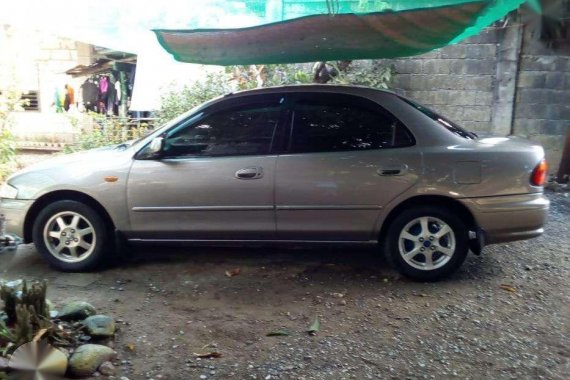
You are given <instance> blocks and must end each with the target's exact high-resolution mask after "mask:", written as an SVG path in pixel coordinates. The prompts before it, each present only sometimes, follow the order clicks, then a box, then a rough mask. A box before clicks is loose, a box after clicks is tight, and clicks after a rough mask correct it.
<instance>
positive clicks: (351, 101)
mask: <svg viewBox="0 0 570 380" xmlns="http://www.w3.org/2000/svg"><path fill="white" fill-rule="evenodd" d="M314 98H315V97H313V99H310V98H302V99H299V100H298V101H297V103H296V105H295V113H294V118H293V130H292V134H291V147H290V151H291V152H293V153H308V152H335V151H349V150H370V149H382V148H395V147H403V146H410V145H413V144H414V140H413V137H412V136H411V134H410V133H409V132H408V130H407V129H406V128H405V127H404V126H403V125H402V123H401V122H400V121H399V120H398V119H396V118H395V117H394V116H392V115H390V114H389V113H388V112H386V111H384V110H383V109H382V108H381V107H380V106H379V105H377V104H375V103H373V102H371V101H368V100H367V99H361V98H358V97H354V96H344V95H323V94H319V96H318V98H317V99H314Z"/></svg>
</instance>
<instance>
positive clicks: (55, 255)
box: [32, 200, 112, 272]
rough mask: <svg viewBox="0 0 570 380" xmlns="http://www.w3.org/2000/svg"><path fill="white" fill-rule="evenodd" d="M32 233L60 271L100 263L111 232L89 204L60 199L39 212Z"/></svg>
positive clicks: (81, 269)
mask: <svg viewBox="0 0 570 380" xmlns="http://www.w3.org/2000/svg"><path fill="white" fill-rule="evenodd" d="M32 236H33V241H34V243H35V245H36V249H37V250H38V252H39V253H40V254H41V255H42V256H43V257H44V259H46V260H47V262H48V263H49V264H50V265H51V266H52V267H54V268H56V269H58V270H61V271H64V272H84V271H89V270H93V269H96V268H98V267H100V266H101V265H102V264H103V263H104V261H105V258H106V256H107V253H108V252H109V248H110V247H111V244H110V243H111V241H110V240H111V239H110V237H111V236H112V235H111V234H110V233H109V228H108V227H107V226H106V224H105V221H104V220H103V218H102V217H101V216H100V215H99V214H98V213H97V212H96V211H95V210H93V209H92V208H91V207H89V206H87V205H85V204H83V203H81V202H77V201H71V200H62V201H57V202H54V203H52V204H50V205H48V206H47V207H45V208H44V209H43V210H42V211H41V212H40V213H39V215H38V217H37V218H36V220H35V222H34V225H33V231H32Z"/></svg>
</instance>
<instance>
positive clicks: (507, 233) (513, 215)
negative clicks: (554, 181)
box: [461, 193, 550, 244]
mask: <svg viewBox="0 0 570 380" xmlns="http://www.w3.org/2000/svg"><path fill="white" fill-rule="evenodd" d="M461 201H462V203H463V204H464V205H465V206H467V208H469V210H470V211H471V213H472V214H473V216H474V217H475V221H476V222H477V224H478V226H479V228H481V229H482V230H484V231H485V243H486V244H494V243H504V242H508V241H515V240H525V239H531V238H534V237H537V236H540V235H542V233H543V232H544V224H545V223H546V216H547V214H548V208H549V206H550V201H549V200H548V199H547V198H546V197H545V196H544V194H542V193H532V194H520V195H507V196H499V197H482V198H467V199H462V200H461Z"/></svg>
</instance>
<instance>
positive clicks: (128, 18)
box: [0, 0, 259, 53]
mask: <svg viewBox="0 0 570 380" xmlns="http://www.w3.org/2000/svg"><path fill="white" fill-rule="evenodd" d="M245 12H246V11H245V10H244V8H243V4H241V2H240V1H226V0H161V1H152V2H151V1H134V0H97V1H92V0H91V1H85V0H74V1H69V0H66V1H62V0H50V1H45V0H28V1H14V0H0V24H10V25H14V26H25V27H33V28H35V29H38V30H41V31H46V32H50V33H52V34H56V35H58V36H60V37H67V38H71V39H75V40H77V41H82V42H87V43H91V44H94V45H100V46H104V47H107V48H112V49H116V50H122V51H126V52H131V53H138V52H139V51H141V50H144V48H145V46H146V45H147V44H148V39H147V38H145V37H144V36H145V35H148V34H150V30H151V29H153V28H167V29H191V28H213V27H218V28H223V27H243V26H250V25H253V24H255V23H256V22H258V21H259V19H258V18H256V17H255V16H253V15H245Z"/></svg>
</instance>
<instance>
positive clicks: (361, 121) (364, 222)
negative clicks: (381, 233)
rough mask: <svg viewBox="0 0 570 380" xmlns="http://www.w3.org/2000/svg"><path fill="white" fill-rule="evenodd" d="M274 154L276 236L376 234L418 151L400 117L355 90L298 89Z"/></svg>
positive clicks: (415, 170)
mask: <svg viewBox="0 0 570 380" xmlns="http://www.w3.org/2000/svg"><path fill="white" fill-rule="evenodd" d="M292 100H293V103H294V104H293V108H292V111H293V112H292V118H291V120H292V122H291V128H292V129H291V131H290V134H289V135H290V141H289V147H288V153H287V154H283V155H280V156H279V157H278V159H277V169H276V187H275V201H276V217H277V233H278V238H279V239H285V240H323V241H331V240H333V241H368V240H376V239H377V236H374V231H375V225H376V223H377V220H378V217H379V216H380V213H381V212H382V208H383V207H384V206H385V205H386V204H387V203H388V202H390V201H391V200H393V199H394V198H395V197H396V196H397V195H399V194H401V193H403V192H404V191H405V190H407V189H408V188H410V187H411V186H412V185H413V184H414V183H415V182H416V181H417V179H418V175H419V171H420V170H421V155H420V152H419V150H418V149H417V148H416V147H415V146H414V145H415V143H414V138H413V136H412V135H411V134H410V132H409V131H408V130H407V129H406V128H405V127H404V125H403V124H402V123H401V122H400V121H399V120H398V119H396V118H395V117H394V116H393V115H392V114H390V113H389V112H388V111H386V110H385V109H383V108H382V107H381V106H380V105H379V104H377V103H376V102H373V101H371V100H369V99H366V98H362V97H359V96H355V95H348V94H335V93H319V94H313V93H301V94H297V95H296V96H295V97H294V99H292Z"/></svg>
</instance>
